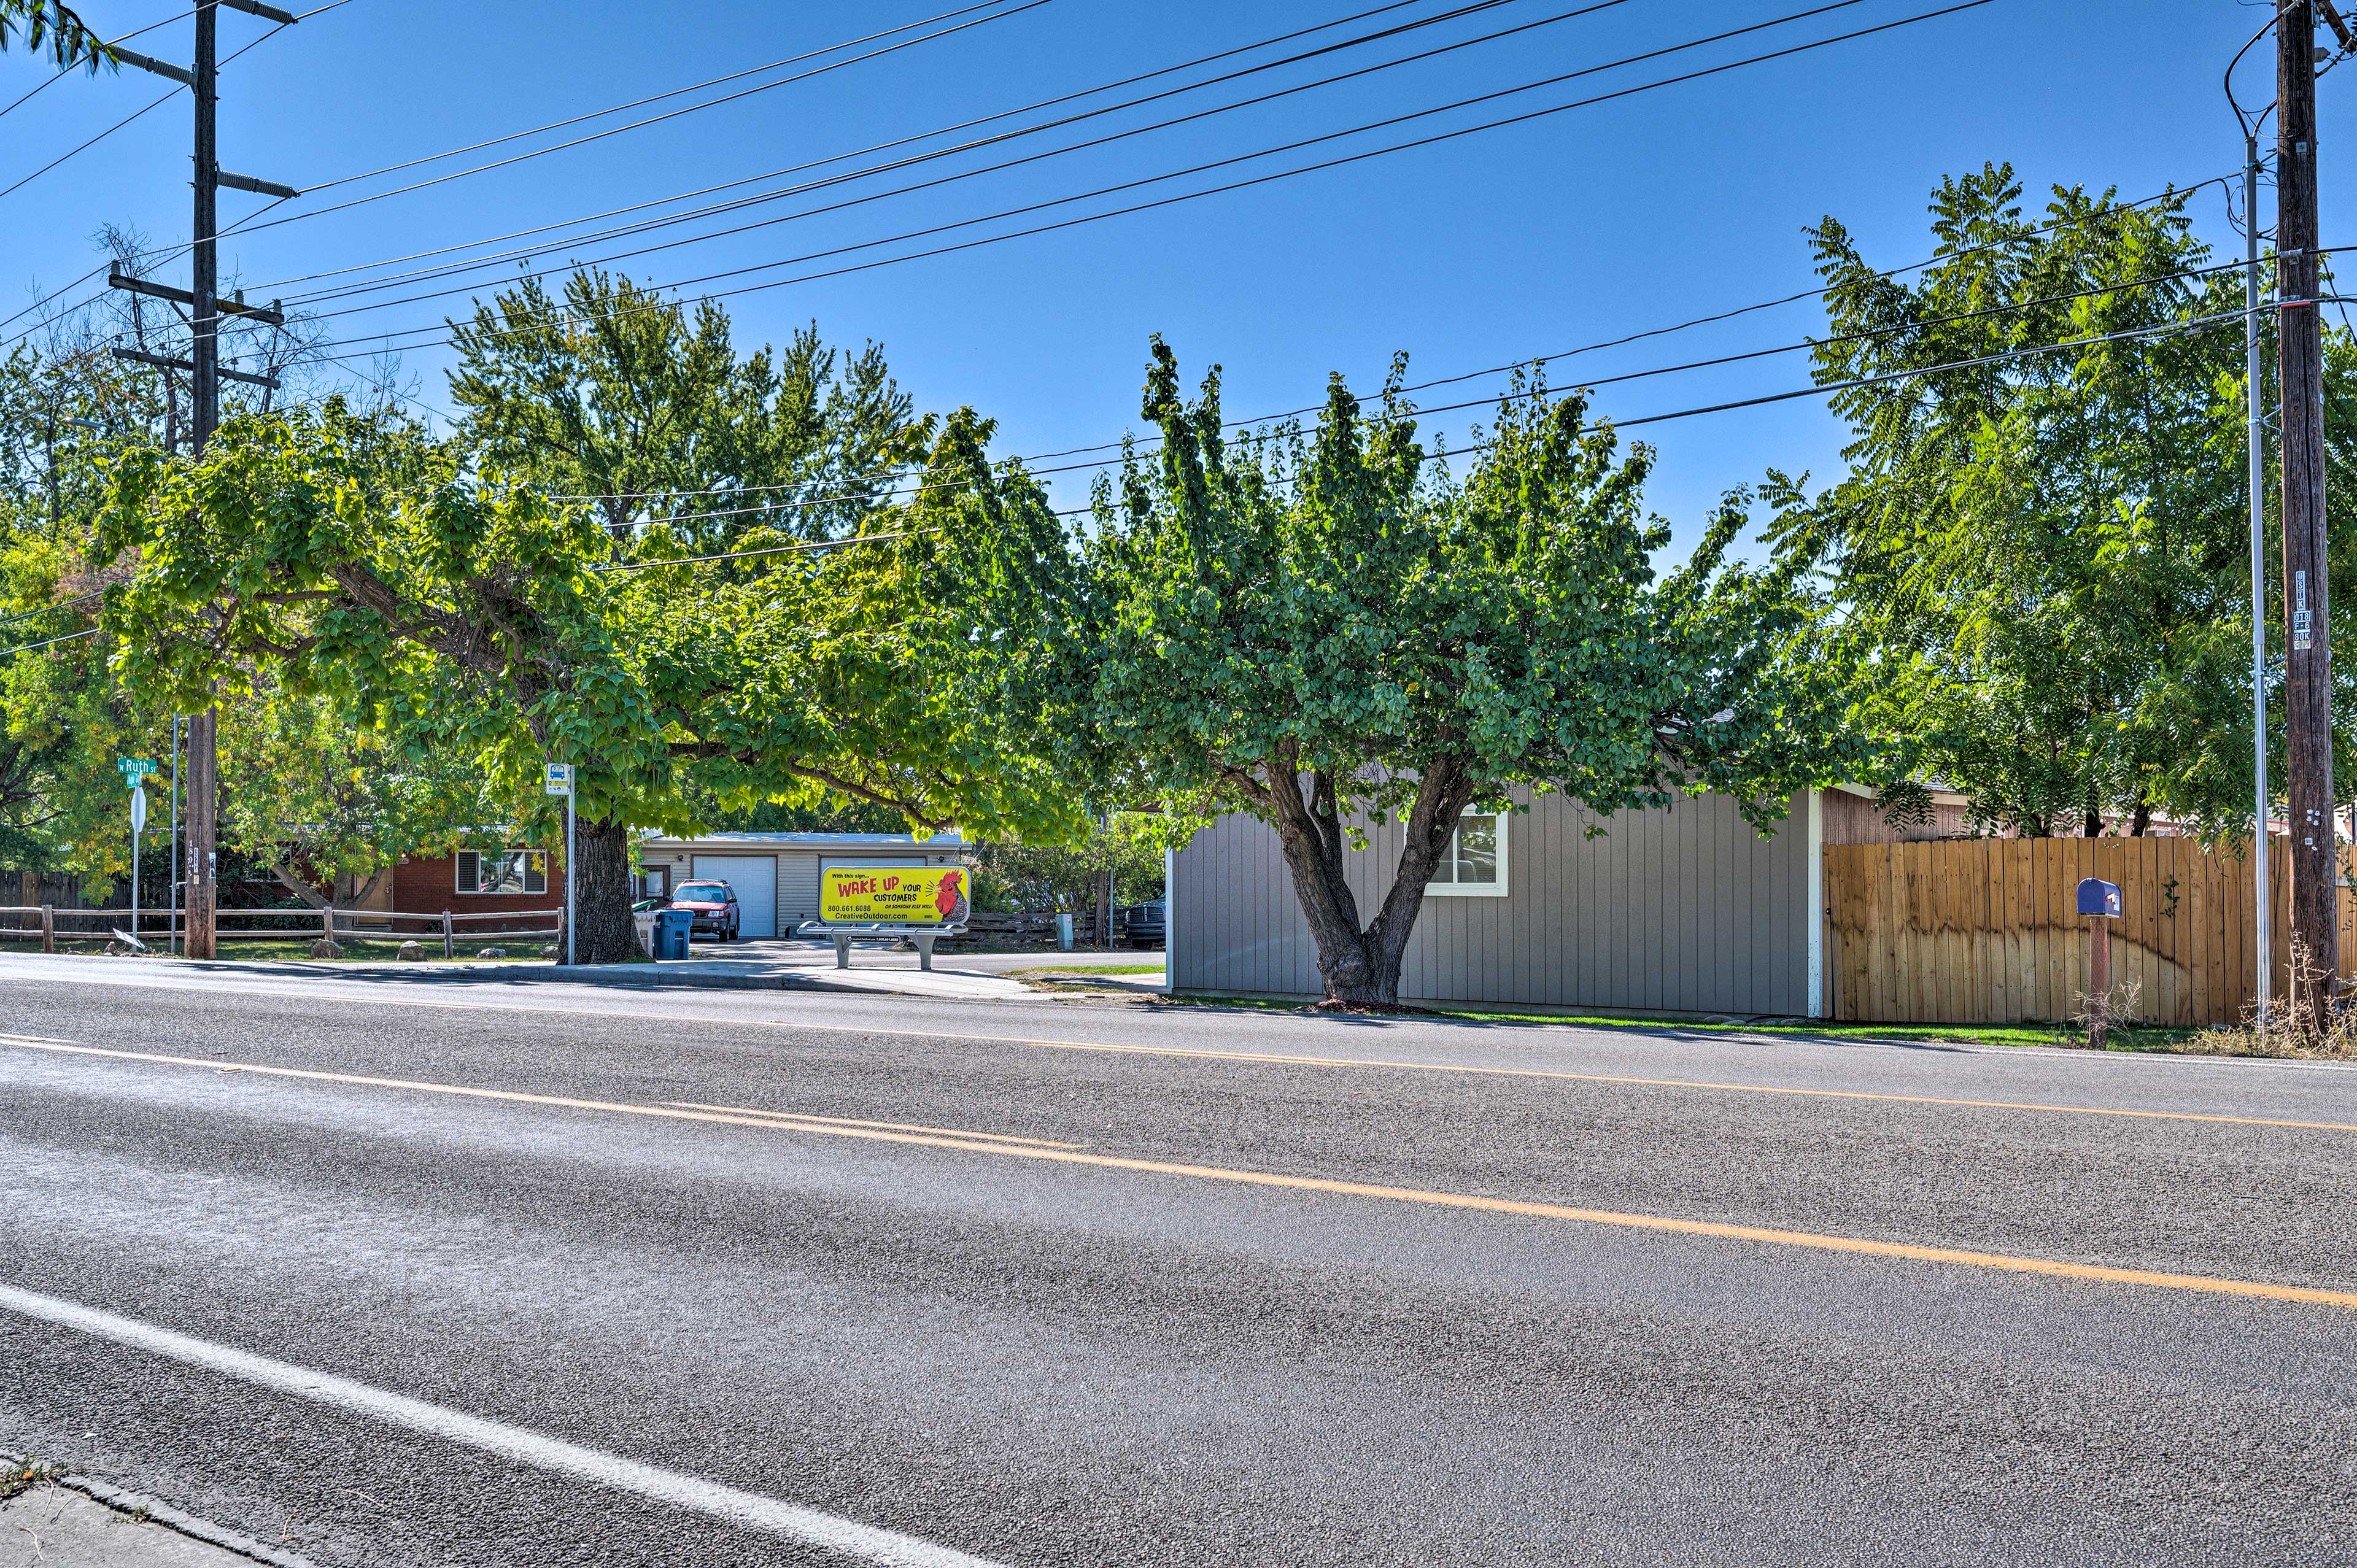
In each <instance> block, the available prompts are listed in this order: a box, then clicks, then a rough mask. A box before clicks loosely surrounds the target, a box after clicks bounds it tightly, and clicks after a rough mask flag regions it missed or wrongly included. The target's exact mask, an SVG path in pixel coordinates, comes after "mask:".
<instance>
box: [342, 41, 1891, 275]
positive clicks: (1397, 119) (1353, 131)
mask: <svg viewBox="0 0 2357 1568" xmlns="http://www.w3.org/2000/svg"><path fill="white" fill-rule="evenodd" d="M1626 3H1627V0H1596V3H1594V4H1590V5H1582V6H1579V7H1577V8H1576V9H1573V10H1570V11H1564V12H1558V13H1557V14H1555V16H1547V17H1543V18H1541V19H1540V20H1539V21H1536V22H1529V23H1524V24H1523V25H1521V26H1518V27H1509V28H1506V29H1504V30H1502V31H1501V32H1497V33H1491V34H1485V35H1483V36H1481V37H1480V38H1468V39H1463V40H1460V41H1458V42H1457V43H1452V44H1446V45H1443V46H1441V47H1440V48H1434V49H1427V50H1426V51H1424V52H1423V53H1421V54H1415V55H1408V56H1405V57H1404V58H1402V59H1395V60H1386V61H1383V62H1380V63H1378V64H1375V65H1371V66H1364V67H1361V68H1360V69H1359V70H1350V71H1344V72H1342V73H1340V75H1336V76H1330V77H1326V78H1322V79H1320V80H1319V81H1310V82H1303V83H1300V84H1298V85H1296V86H1292V87H1287V88H1282V89H1280V90H1278V91H1274V92H1268V93H1264V94H1262V95H1261V96H1259V97H1256V98H1247V99H1243V100H1241V101H1239V102H1233V103H1226V104H1220V105H1216V106H1214V107H1212V108H1209V109H1202V110H1198V111H1196V112H1194V113H1189V114H1181V115H1178V116H1175V117H1174V118H1171V119H1168V120H1162V121H1157V122H1155V123H1154V124H1147V125H1138V126H1133V127H1131V128H1129V129H1127V130H1123V131H1115V132H1112V133H1109V134H1105V135H1103V136H1098V137H1094V138H1092V139H1090V140H1088V141H1082V142H1075V143H1071V144H1070V145H1065V146H1061V147H1051V148H1049V149H1048V150H1046V151H1044V152H1039V153H1030V154H1027V155H1025V156H1022V157H1018V158H1011V159H1008V160H1006V162H1003V163H996V164H985V165H984V166H981V167H979V168H972V169H965V170H962V171H960V172H958V173H956V174H952V175H944V176H942V177H938V178H934V179H929V180H921V181H919V182H918V183H916V184H914V185H904V186H899V187H896V188H892V189H890V190H880V191H872V192H870V193H868V194H867V195H865V196H856V197H852V198H850V199H846V200H843V201H838V202H834V203H832V204H830V205H828V206H824V207H813V208H805V209H802V211H800V212H792V213H788V214H786V215H785V216H784V217H781V218H768V219H762V220H759V221H757V222H753V223H748V224H743V225H740V226H738V227H737V228H734V229H724V230H719V231H716V232H713V233H709V234H704V235H698V236H694V237H692V238H690V239H686V240H675V241H669V242H664V243H662V244H658V245H650V246H646V247H643V248H641V249H640V250H635V251H623V252H616V253H614V254H611V255H607V256H600V257H598V258H597V259H596V260H594V261H591V262H588V263H566V264H567V266H573V265H589V266H599V265H604V264H606V263H610V262H618V261H627V260H629V259H630V258H631V257H633V256H641V255H649V254H652V253H653V252H657V251H667V250H673V249H676V248H678V247H679V246H682V245H689V244H698V243H702V242H704V241H706V240H716V239H723V238H726V237H727V236H729V235H732V234H741V233H748V232H750V231H753V230H755V229H767V228H774V227H776V226H778V225H780V224H782V223H792V222H798V221H800V220H802V219H804V218H814V217H822V216H824V215H825V214H828V213H831V212H841V211H845V210H847V209H851V208H854V207H862V206H866V204H868V203H870V202H875V201H883V200H888V199H891V198H893V197H896V196H907V195H910V194H912V193H914V192H917V191H923V190H931V189H935V188H939V187H942V186H945V185H954V184H957V183H959V182H961V181H963V180H969V179H974V178H977V177H981V176H984V175H989V174H997V173H1002V172H1004V171H1005V170H1007V169H1011V168H1019V167H1022V166H1025V165H1028V164H1035V163H1040V162H1043V161H1045V160H1047V159H1049V158H1054V157H1060V156H1063V155H1065V154H1066V153H1075V152H1083V151H1086V150H1088V149H1090V148H1093V147H1101V146H1104V145H1109V144H1111V143H1114V142H1119V141H1125V140H1127V139H1128V138H1130V137H1133V136H1140V135H1145V134H1149V133H1151V132H1155V131H1160V130H1167V129H1168V128H1169V127H1171V126H1174V125H1183V124H1189V123H1190V122H1193V121H1197V120H1203V119H1209V118H1211V117H1212V116H1214V115H1218V114H1224V113H1231V112H1232V111H1234V110H1238V109H1246V108H1252V107H1254V106H1256V105H1259V104H1263V103H1267V102H1274V101H1275V100H1277V99H1280V98H1286V97H1290V96H1292V95H1294V94H1296V93H1300V92H1308V91H1314V90H1316V89H1318V88H1321V87H1327V86H1330V85H1332V84H1333V83H1335V82H1339V81H1350V80H1351V79H1352V78H1355V77H1361V76H1368V75H1372V74H1373V73H1375V72H1377V71H1382V70H1391V69H1392V68H1393V67H1394V66H1401V65H1408V64H1412V63H1415V62H1416V61H1419V60H1425V59H1431V58H1433V57H1434V56H1436V55H1442V54H1448V53H1449V52H1451V51H1453V50H1456V49H1460V48H1470V47H1471V46H1473V45H1475V44H1480V43H1487V42H1490V41H1491V40H1492V39H1495V38H1506V37H1509V36H1511V35H1512V34H1515V33H1520V32H1527V31H1529V30H1530V29H1531V28H1534V27H1547V26H1551V25H1553V24H1555V23H1557V22H1563V21H1568V20H1571V19H1573V18H1575V17H1578V16H1587V15H1589V14H1591V13H1593V12H1596V11H1602V10H1607V9H1609V8H1611V7H1613V6H1616V5H1624V4H1626ZM1865 3H1866V0H1828V3H1827V4H1824V5H1818V6H1816V7H1814V8H1813V9H1810V10H1806V11H1800V12H1795V13H1793V14H1792V15H1790V16H1779V17H1776V18H1773V19H1771V20H1770V21H1766V22H1758V23H1753V24H1751V25H1749V26H1748V27H1737V28H1734V29H1732V30H1731V31H1728V32H1724V33H1717V34H1713V35H1712V36H1710V37H1708V38H1695V39H1692V40H1690V41H1688V42H1685V43H1680V44H1673V45H1670V46H1668V47H1666V48H1658V49H1650V50H1647V51H1646V52H1644V53H1642V54H1636V55H1630V56H1626V57H1624V58H1622V59H1616V60H1608V61H1605V62H1604V63H1603V64H1600V65H1592V66H1586V67H1583V68H1582V69H1580V70H1575V71H1568V72H1565V73H1562V74H1560V75H1556V76H1550V77H1544V78H1542V79H1540V80H1539V81H1530V82H1524V83H1523V84H1521V85H1520V86H1516V87H1509V88H1502V89H1500V90H1499V91H1494V92H1486V93H1482V94H1480V95H1479V96H1477V97H1473V98H1466V99H1459V100H1458V101H1457V102H1452V103H1443V104H1440V105H1438V106H1437V107H1434V108H1430V109H1420V110H1416V111H1415V112H1414V113H1407V114H1399V115H1394V116H1391V117H1389V118H1386V119H1383V120H1376V121H1372V122H1370V123H1368V124H1362V125H1354V126H1351V127H1349V128H1347V129H1344V130H1340V131H1332V132H1328V133H1326V134H1321V135H1317V136H1309V137H1305V138H1303V139H1301V140H1298V141H1294V142H1285V143H1280V144H1278V145H1275V146H1269V147H1263V148H1259V149H1257V150H1255V151H1253V152H1249V153H1244V154H1240V155H1238V156H1234V157H1228V158H1220V159H1215V160H1213V161H1212V162H1210V163H1203V164H1196V165H1193V166H1189V167H1187V168H1182V169H1174V170H1171V171H1169V172H1168V173H1164V174H1158V175H1151V176H1148V177H1145V178H1143V179H1135V180H1125V181H1123V182H1121V183H1119V184H1115V185H1110V186H1103V187H1101V188H1098V189H1095V190H1092V191H1085V192H1082V193H1081V194H1080V195H1077V196H1066V197H1059V198H1056V199H1053V200H1050V201H1044V202H1034V203H1031V204H1029V205H1027V206H1023V207H1017V208H1011V209H1006V210H1005V211H1001V212H995V213H991V214H988V215H986V216H985V217H982V218H973V219H965V220H960V221H959V222H955V223H948V224H938V225H935V226H933V227H931V228H928V229H920V230H917V231H912V232H910V233H906V234H898V235H893V236H891V237H890V238H888V239H885V240H873V241H867V242H864V243H862V244H859V245H853V246H844V247H838V248H837V249H835V250H832V251H822V252H813V254H811V255H806V256H797V257H793V258H791V260H789V261H783V262H769V263H760V264H759V265H757V266H751V267H740V268H737V269H735V270H733V271H731V272H726V273H714V274H706V275H705V276H703V277H696V278H688V279H684V280H683V281H682V282H681V283H680V284H677V285H670V286H674V287H686V286H691V285H694V284H699V283H707V282H712V281H714V280H716V279H718V278H724V277H734V276H737V275H740V274H744V273H748V272H759V271H762V270H764V269H765V268H768V267H776V266H791V265H793V264H795V263H800V262H805V261H814V260H818V259H821V258H822V257H824V256H830V255H837V254H841V253H843V252H845V251H850V250H864V249H869V248H872V247H873V246H876V245H881V244H891V243H895V242H899V241H902V240H909V239H917V238H921V237H924V236H927V235H931V234H937V233H942V232H945V231H948V230H952V229H959V228H970V227H972V226H973V225H974V224H976V223H985V222H990V221H994V220H998V219H1002V218H1008V217H1015V216H1018V215H1020V214H1023V213H1027V212H1036V211H1040V210H1043V209H1047V208H1049V207H1057V206H1067V205H1070V204H1071V203H1072V202H1075V201H1086V200H1090V199H1094V198H1096V197H1100V196H1107V195H1112V194H1114V193H1116V192H1119V191H1124V190H1134V189H1136V188H1140V187H1142V186H1147V185H1154V184H1158V183H1160V182H1162V181H1165V180H1172V179H1180V178H1184V177H1187V176H1189V175H1195V174H1203V173H1207V172H1209V171H1211V170H1213V169H1219V168H1226V167H1230V166H1233V165H1236V164H1240V163H1248V162H1250V161H1252V160H1254V159H1255V158H1264V157H1273V156H1275V155H1277V154H1279V153H1287V152H1297V151H1299V150H1300V149H1302V148H1304V147H1309V146H1316V145H1320V144H1322V143H1326V142H1332V141H1340V140H1342V139H1344V138H1346V137H1350V136H1354V135H1359V134H1364V133H1365V132H1368V131H1376V130H1382V129H1383V128H1385V127H1387V126H1392V125H1399V124H1406V123H1408V122H1410V121H1414V120H1423V119H1430V118H1431V117H1433V116H1434V115H1437V114H1445V113H1450V112H1452V111H1455V110H1458V109H1463V108H1467V107H1469V106H1471V105H1473V104H1477V103H1485V102H1493V101H1495V100H1497V99H1501V98H1510V97H1512V96H1515V95H1516V94H1519V93H1523V92H1533V91H1537V90H1538V89H1540V88H1543V87H1556V86H1560V85H1562V84H1563V83H1564V82H1566V81H1576V80H1577V79H1579V78H1581V77H1587V76H1595V75H1598V74H1601V73H1602V72H1605V71H1608V70H1618V69H1619V68H1620V67H1622V66H1627V65H1636V64H1640V63H1641V62H1643V61H1645V60H1649V59H1660V58H1661V57H1663V56H1664V55H1670V54H1677V53H1681V52H1684V51H1685V50H1688V49H1694V48H1703V47H1705V46H1706V45H1710V44H1715V43H1722V42H1725V41H1726V40H1727V39H1728V38H1737V37H1740V36H1742V35H1744V34H1747V33H1754V32H1760V31H1762V30H1764V29H1766V28H1770V27H1781V26H1784V25H1786V24H1788V23H1791V22H1795V21H1802V20H1805V19H1807V18H1809V17H1811V16H1821V15H1824V13H1826V12H1828V11H1838V10H1846V9H1847V8H1848V7H1850V6H1853V5H1864V4H1865ZM1833 41H1839V40H1833ZM1337 47H1339V46H1337ZM1278 63H1285V62H1278ZM1744 63H1749V62H1744ZM1254 69H1258V68H1254ZM1233 74H1234V75H1245V74H1249V73H1248V72H1236V73H1233ZM1200 85H1208V84H1200ZM1179 91H1190V90H1189V89H1183V88H1181V89H1172V90H1170V91H1166V92H1161V93H1156V94H1153V95H1151V96H1150V97H1147V98H1142V99H1138V100H1135V101H1134V102H1136V103H1145V102H1153V101H1154V99H1156V98H1166V97H1169V96H1171V95H1172V94H1173V93H1175V92H1179ZM1598 102H1600V100H1598ZM1130 106H1132V105H1125V104H1116V105H1114V106H1112V107H1111V108H1108V109H1105V110H1102V111H1092V113H1091V114H1080V115H1074V116H1071V117H1070V118H1069V119H1067V120H1064V121H1061V122H1057V123H1055V124H1072V123H1074V122H1076V121H1079V120H1084V119H1088V118H1091V117H1092V114H1094V113H1114V112H1115V111H1116V110H1118V109H1121V108H1125V107H1130ZM1573 107H1577V105H1574V106H1573ZM1035 128H1046V127H1035ZM1479 128H1480V127H1477V129H1479ZM1021 134H1028V133H1025V132H1009V133H1006V134H1005V135H1002V136H997V137H993V138H989V139H988V140H986V141H985V142H979V143H975V144H973V145H976V146H982V145H990V143H991V142H997V141H1006V140H1010V139H1012V138H1013V137H1015V136H1017V135H1021ZM1411 145H1414V144H1411ZM963 150H965V149H964V148H958V147H952V148H948V149H945V150H944V151H943V152H942V153H941V154H927V155H924V156H920V157H914V158H908V159H902V160H900V161H899V162H897V163H892V164H885V165H879V166H875V167H873V168H869V169H864V170H854V171H851V172H848V173H845V174H840V175H832V176H829V177H826V178H824V179H821V180H813V181H810V182H808V183H806V184H804V185H802V186H798V187H794V188H791V189H788V190H783V191H776V192H770V193H768V194H766V195H764V196H761V197H748V198H745V199H741V200H739V201H737V202H731V203H727V204H725V205H724V206H723V207H722V208H721V209H720V210H730V209H736V208H739V207H744V206H750V205H753V204H754V203H755V202H758V201H763V200H773V199H778V198H780V197H784V196H791V195H795V194H799V193H801V192H803V191H809V190H817V189H822V188H825V187H828V186H834V185H840V184H844V183H845V182H847V181H850V180H855V179H859V178H862V177H866V175H869V174H878V173H888V172H889V171H891V170H892V169H895V168H902V167H908V166H911V165H914V164H919V163H923V162H927V161H930V160H931V158H933V157H935V156H949V155H950V154H952V153H956V152H960V151H963ZM688 216H689V217H694V216H698V215H697V214H690V215H688ZM669 221H673V220H662V221H657V222H651V223H649V224H646V225H643V226H640V228H641V229H642V230H643V229H652V228H661V227H662V226H664V223H666V222H669ZM537 248H538V249H548V248H549V247H537ZM491 264H495V263H490V262H485V263H472V264H462V265H458V266H456V267H454V268H451V269H448V270H449V271H451V272H468V271H473V270H475V268H476V266H478V265H491ZM557 270H560V269H556V268H549V269H544V270H543V271H542V272H539V273H532V274H524V275H526V276H530V277H545V276H547V275H549V274H551V273H553V272H554V271H557ZM428 275H432V274H430V272H429V274H428ZM379 286H389V285H355V286H354V287H352V288H350V289H345V290H323V291H321V292H319V293H317V294H314V295H308V296H306V299H307V302H308V303H315V304H316V303H318V302H321V301H324V300H328V299H336V298H342V297H347V296H348V295H351V294H356V293H367V292H371V290H372V289H374V288H376V287H379ZM472 286H473V285H462V286H459V287H455V288H447V289H436V290H431V291H428V292H426V293H424V294H415V295H404V297H402V298H400V299H391V300H379V301H377V302H376V303H375V304H373V305H367V306H353V307H351V308H350V309H349V310H341V311H327V312H321V313H317V314H316V315H315V317H314V319H322V320H324V319H328V318H329V317H337V316H349V315H356V314H361V313H362V312H365V311H371V310H384V309H390V308H392V307H393V306H397V305H410V304H415V303H417V302H418V301H421V300H427V299H439V298H445V297H447V296H448V295H454V294H465V293H467V292H468V289H469V288H471V287H472Z"/></svg>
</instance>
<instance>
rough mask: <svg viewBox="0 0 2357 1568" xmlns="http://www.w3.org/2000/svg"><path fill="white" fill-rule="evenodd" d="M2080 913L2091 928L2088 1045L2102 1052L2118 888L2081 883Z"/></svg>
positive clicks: (2108, 1020) (2106, 1028)
mask: <svg viewBox="0 0 2357 1568" xmlns="http://www.w3.org/2000/svg"><path fill="white" fill-rule="evenodd" d="M2079 913H2081V914H2082V915H2084V916H2086V917H2087V924H2088V927H2089V930H2088V940H2087V1044H2088V1045H2089V1046H2091V1047H2093V1048H2094V1049H2096V1050H2099V1051H2100V1050H2102V1049H2103V1048H2104V1035H2105V1034H2106V1033H2108V1032H2109V1030H2110V1027H2111V1021H2112V1019H2111V1013H2112V922H2113V921H2114V920H2116V919H2118V918H2120V890H2119V886H2118V885H2117V884H2116V883H2111V882H2105V881H2104V880H2103V879H2102V878H2100V877H2094V876H2090V877H2088V878H2087V879H2086V880H2085V881H2084V882H2082V883H2080V884H2079Z"/></svg>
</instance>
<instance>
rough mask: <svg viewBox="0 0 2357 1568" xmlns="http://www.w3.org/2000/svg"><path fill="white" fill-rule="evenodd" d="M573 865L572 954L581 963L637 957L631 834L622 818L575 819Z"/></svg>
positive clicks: (569, 914) (611, 961)
mask: <svg viewBox="0 0 2357 1568" xmlns="http://www.w3.org/2000/svg"><path fill="white" fill-rule="evenodd" d="M574 833H575V835H576V840H577V843H576V854H577V855H578V857H579V858H578V861H577V863H576V865H575V866H574V868H573V898H574V906H573V908H572V909H571V910H570V911H568V912H567V915H566V918H567V919H569V920H570V921H572V922H573V940H574V958H575V960H576V961H577V962H581V963H628V962H630V961H631V960H633V959H636V958H638V957H640V952H639V938H638V929H637V924H636V922H635V921H633V920H632V919H631V918H630V906H631V904H632V903H633V902H635V899H634V898H633V897H632V894H633V889H632V887H631V886H630V829H629V828H627V827H626V826H624V825H623V824H622V823H620V822H578V823H576V824H575V827H574Z"/></svg>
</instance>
